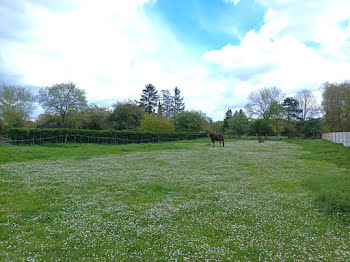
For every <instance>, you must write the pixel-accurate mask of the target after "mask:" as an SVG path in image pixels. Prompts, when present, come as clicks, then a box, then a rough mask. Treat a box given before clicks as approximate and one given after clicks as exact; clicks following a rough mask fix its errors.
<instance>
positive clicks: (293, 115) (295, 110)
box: [282, 97, 302, 137]
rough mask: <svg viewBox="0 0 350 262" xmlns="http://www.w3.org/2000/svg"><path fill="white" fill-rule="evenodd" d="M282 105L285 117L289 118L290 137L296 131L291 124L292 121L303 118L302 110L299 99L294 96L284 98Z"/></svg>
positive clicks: (287, 131)
mask: <svg viewBox="0 0 350 262" xmlns="http://www.w3.org/2000/svg"><path fill="white" fill-rule="evenodd" d="M282 106H283V107H284V109H285V117H286V119H287V123H288V125H287V130H286V131H285V132H286V133H288V137H291V136H292V132H293V131H294V130H293V128H292V125H291V122H292V121H295V120H299V119H300V118H301V113H302V110H301V109H300V107H299V102H298V100H296V99H294V98H293V97H287V98H285V99H284V101H283V103H282Z"/></svg>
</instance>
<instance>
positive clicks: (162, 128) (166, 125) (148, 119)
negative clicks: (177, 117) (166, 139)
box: [140, 114, 175, 132]
mask: <svg viewBox="0 0 350 262" xmlns="http://www.w3.org/2000/svg"><path fill="white" fill-rule="evenodd" d="M140 130H141V131H151V132H173V131H174V130H175V128H174V124H173V123H172V122H170V121H169V120H168V119H166V118H164V117H160V116H156V115H153V114H145V116H144V118H143V119H142V121H141V127H140Z"/></svg>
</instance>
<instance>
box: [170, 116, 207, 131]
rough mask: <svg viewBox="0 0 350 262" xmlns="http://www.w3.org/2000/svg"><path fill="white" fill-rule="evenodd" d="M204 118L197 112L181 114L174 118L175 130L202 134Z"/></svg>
mask: <svg viewBox="0 0 350 262" xmlns="http://www.w3.org/2000/svg"><path fill="white" fill-rule="evenodd" d="M202 120H203V119H202V116H201V115H200V114H199V113H197V112H188V111H186V112H181V113H179V114H177V115H176V116H175V117H174V121H175V130H176V131H180V132H200V131H201V130H202V124H203V121H202Z"/></svg>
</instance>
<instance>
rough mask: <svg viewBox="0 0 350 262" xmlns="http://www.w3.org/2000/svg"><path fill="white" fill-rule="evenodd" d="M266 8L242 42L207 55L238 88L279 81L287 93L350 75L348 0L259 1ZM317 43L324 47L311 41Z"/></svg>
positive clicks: (343, 78) (311, 87) (253, 87)
mask: <svg viewBox="0 0 350 262" xmlns="http://www.w3.org/2000/svg"><path fill="white" fill-rule="evenodd" d="M257 1H258V2H260V3H261V4H263V5H265V6H266V7H268V11H267V12H266V14H265V24H264V25H263V26H262V27H261V28H260V29H259V30H258V31H257V32H255V31H250V32H248V33H247V34H246V35H245V36H244V37H243V38H242V41H241V42H240V44H239V45H231V44H228V45H226V46H224V47H222V48H221V49H219V50H212V51H209V52H207V53H205V54H204V55H203V58H204V59H205V60H206V61H208V62H211V63H215V64H218V65H220V66H221V71H222V73H223V74H226V75H231V76H232V77H233V78H235V79H236V80H237V79H238V80H240V81H239V82H238V84H237V87H236V88H237V89H240V88H242V86H243V88H244V90H245V91H243V93H242V94H241V95H243V94H244V93H247V92H246V90H247V89H246V88H245V87H244V86H245V85H247V86H249V87H250V88H249V89H250V91H251V90H254V89H255V90H256V89H258V88H261V87H262V86H277V87H280V88H282V89H283V90H284V91H285V92H286V93H287V95H291V94H293V93H294V92H295V91H296V90H298V89H302V88H310V89H313V90H316V89H317V88H318V87H319V86H320V85H321V83H323V82H325V81H330V82H333V81H343V80H346V79H349V77H350V53H349V51H348V50H349V48H350V42H349V37H350V31H349V29H348V28H344V27H343V28H342V27H341V26H340V25H339V23H340V22H341V21H344V20H348V19H350V2H349V1H328V0H327V1H326V0H324V1H303V2H301V1H297V0H293V1H292V0H290V1H278V0H276V1H273V0H257ZM308 41H311V42H316V43H319V45H320V48H319V49H314V48H312V47H310V46H307V42H308Z"/></svg>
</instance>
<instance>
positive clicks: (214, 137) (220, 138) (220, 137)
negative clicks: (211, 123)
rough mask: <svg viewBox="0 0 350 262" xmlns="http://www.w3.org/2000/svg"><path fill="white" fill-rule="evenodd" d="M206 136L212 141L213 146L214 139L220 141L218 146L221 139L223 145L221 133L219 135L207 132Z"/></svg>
mask: <svg viewBox="0 0 350 262" xmlns="http://www.w3.org/2000/svg"><path fill="white" fill-rule="evenodd" d="M208 137H210V139H211V141H212V142H213V146H215V145H214V141H219V142H220V145H219V146H221V141H222V146H225V143H224V136H223V135H221V134H219V135H216V134H213V133H210V132H208Z"/></svg>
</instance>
